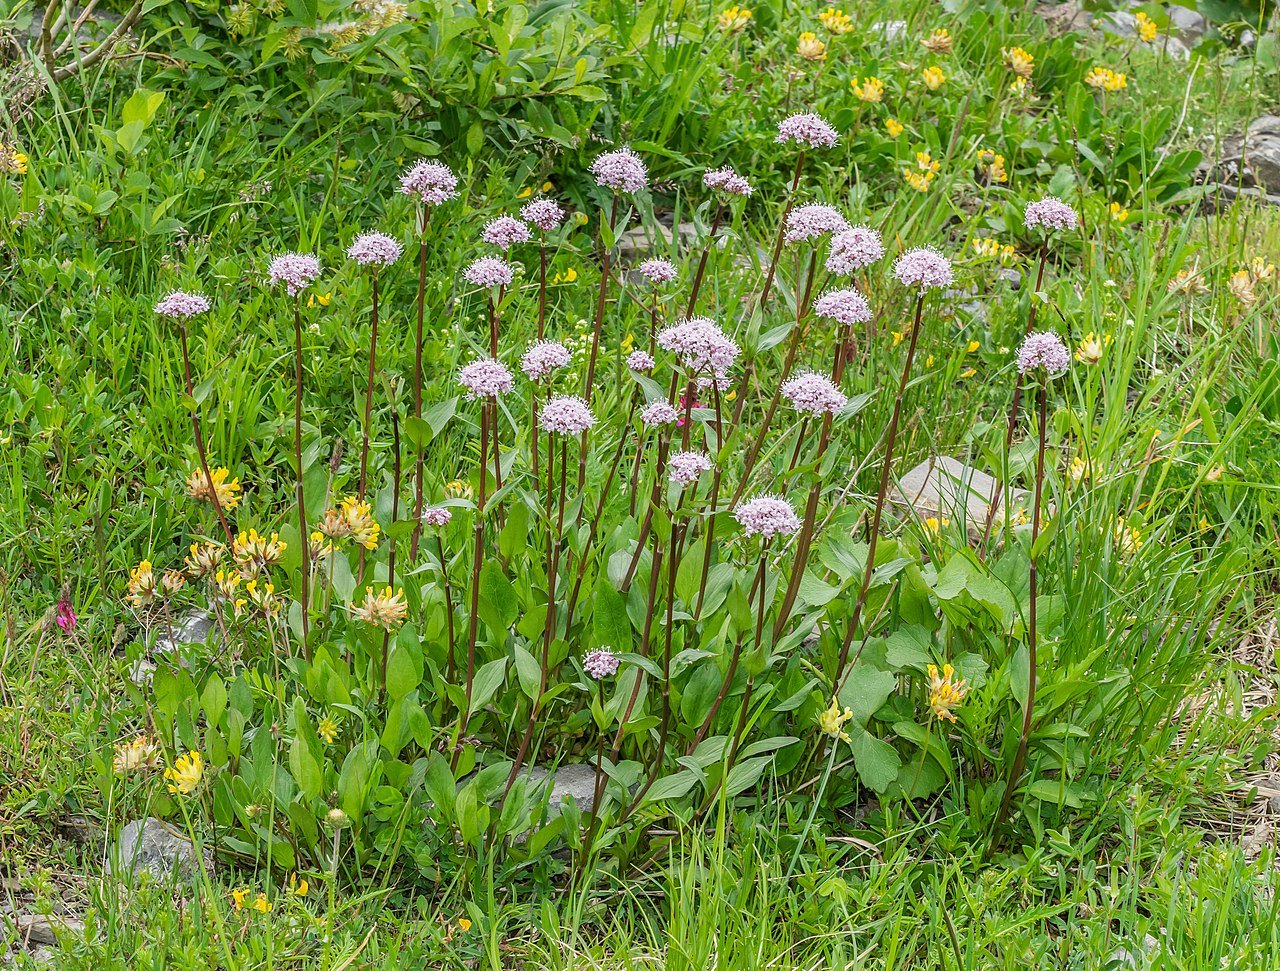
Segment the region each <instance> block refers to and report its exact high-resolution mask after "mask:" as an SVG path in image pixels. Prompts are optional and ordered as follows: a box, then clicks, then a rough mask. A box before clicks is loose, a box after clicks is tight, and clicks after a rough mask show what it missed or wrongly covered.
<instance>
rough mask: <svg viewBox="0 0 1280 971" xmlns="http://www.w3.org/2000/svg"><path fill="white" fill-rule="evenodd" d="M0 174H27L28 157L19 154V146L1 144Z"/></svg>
mask: <svg viewBox="0 0 1280 971" xmlns="http://www.w3.org/2000/svg"><path fill="white" fill-rule="evenodd" d="M0 172H7V173H8V174H10V175H26V174H27V156H26V155H24V154H23V153H22V152H19V151H18V149H17V146H15V145H6V144H5V143H4V142H0Z"/></svg>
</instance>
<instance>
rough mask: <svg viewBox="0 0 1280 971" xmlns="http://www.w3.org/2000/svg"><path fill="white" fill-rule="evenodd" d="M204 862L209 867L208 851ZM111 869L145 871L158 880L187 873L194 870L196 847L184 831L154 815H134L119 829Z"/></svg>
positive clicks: (121, 871)
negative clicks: (143, 817)
mask: <svg viewBox="0 0 1280 971" xmlns="http://www.w3.org/2000/svg"><path fill="white" fill-rule="evenodd" d="M204 862H205V865H206V866H208V867H209V868H211V869H212V867H213V859H212V857H211V856H210V855H209V854H208V853H206V854H205V858H204ZM111 870H112V872H113V873H115V874H116V875H117V876H121V875H124V874H128V873H140V872H143V871H145V872H147V873H150V874H151V875H152V876H153V877H155V878H157V879H160V880H167V879H169V878H171V877H173V876H175V875H176V876H179V877H189V876H191V875H193V874H194V873H195V872H196V870H197V864H196V849H195V846H193V845H192V843H191V841H190V840H189V839H187V837H186V836H185V835H184V834H183V833H181V832H180V831H179V830H176V829H174V828H173V827H172V826H170V825H169V824H168V823H164V822H162V821H160V820H159V819H156V818H155V817H154V816H149V817H148V818H146V819H135V820H134V821H133V822H131V823H128V824H126V825H125V827H124V829H122V830H120V838H119V840H117V841H116V847H115V852H114V854H113V856H112V859H111Z"/></svg>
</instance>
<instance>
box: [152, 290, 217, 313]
mask: <svg viewBox="0 0 1280 971" xmlns="http://www.w3.org/2000/svg"><path fill="white" fill-rule="evenodd" d="M208 312H209V298H208V297H206V296H204V295H203V294H199V293H187V292H186V291H185V290H174V291H173V293H171V294H169V295H168V296H167V297H165V298H164V299H163V300H161V301H160V302H159V303H158V304H156V313H158V314H159V315H160V316H161V317H174V318H178V317H181V318H182V319H183V320H186V319H187V318H188V317H194V316H196V314H206V313H208Z"/></svg>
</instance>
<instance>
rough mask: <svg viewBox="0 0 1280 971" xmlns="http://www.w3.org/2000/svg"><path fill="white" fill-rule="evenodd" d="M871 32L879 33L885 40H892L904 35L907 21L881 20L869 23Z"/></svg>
mask: <svg viewBox="0 0 1280 971" xmlns="http://www.w3.org/2000/svg"><path fill="white" fill-rule="evenodd" d="M871 32H872V33H873V34H880V35H881V36H882V37H884V39H885V40H889V41H894V40H897V39H898V38H899V37H904V36H906V33H907V22H906V21H905V20H882V21H880V22H879V23H874V24H872V25H871Z"/></svg>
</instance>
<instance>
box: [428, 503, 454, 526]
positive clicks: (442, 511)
mask: <svg viewBox="0 0 1280 971" xmlns="http://www.w3.org/2000/svg"><path fill="white" fill-rule="evenodd" d="M452 519H453V513H452V512H450V511H449V509H448V507H447V506H432V507H431V508H430V509H424V510H423V511H422V523H423V525H424V526H434V527H435V528H437V529H440V528H442V527H444V526H448V525H449V523H450V521H451V520H452Z"/></svg>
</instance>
